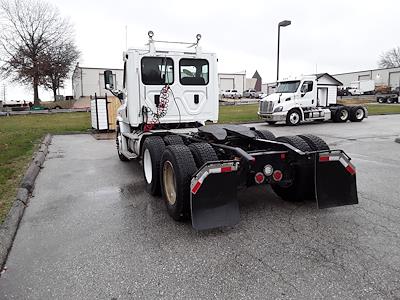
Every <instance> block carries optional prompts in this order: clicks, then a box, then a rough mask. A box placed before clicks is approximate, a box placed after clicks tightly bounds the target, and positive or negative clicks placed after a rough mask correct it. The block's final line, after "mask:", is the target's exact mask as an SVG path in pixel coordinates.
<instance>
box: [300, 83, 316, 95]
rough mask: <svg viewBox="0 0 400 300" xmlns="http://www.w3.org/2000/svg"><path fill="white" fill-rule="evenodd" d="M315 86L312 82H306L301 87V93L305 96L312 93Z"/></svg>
mask: <svg viewBox="0 0 400 300" xmlns="http://www.w3.org/2000/svg"><path fill="white" fill-rule="evenodd" d="M313 84H314V83H313V82H312V81H304V82H303V85H302V86H301V92H302V93H303V94H306V93H308V92H311V91H312V90H313Z"/></svg>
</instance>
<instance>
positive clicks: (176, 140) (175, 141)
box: [164, 134, 184, 146]
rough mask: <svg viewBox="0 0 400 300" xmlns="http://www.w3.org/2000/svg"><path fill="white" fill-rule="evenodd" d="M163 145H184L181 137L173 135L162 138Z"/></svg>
mask: <svg viewBox="0 0 400 300" xmlns="http://www.w3.org/2000/svg"><path fill="white" fill-rule="evenodd" d="M164 143H165V145H167V146H169V145H184V142H183V139H182V137H180V136H179V135H175V134H170V135H166V136H165V137H164Z"/></svg>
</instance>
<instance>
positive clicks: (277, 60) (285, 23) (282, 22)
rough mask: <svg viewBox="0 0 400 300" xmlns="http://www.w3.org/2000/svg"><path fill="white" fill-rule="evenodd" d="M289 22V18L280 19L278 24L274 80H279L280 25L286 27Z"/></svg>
mask: <svg viewBox="0 0 400 300" xmlns="http://www.w3.org/2000/svg"><path fill="white" fill-rule="evenodd" d="M290 24H292V22H291V21H289V20H285V21H281V22H279V24H278V54H277V57H276V81H278V80H279V48H280V42H281V27H286V26H289V25H290Z"/></svg>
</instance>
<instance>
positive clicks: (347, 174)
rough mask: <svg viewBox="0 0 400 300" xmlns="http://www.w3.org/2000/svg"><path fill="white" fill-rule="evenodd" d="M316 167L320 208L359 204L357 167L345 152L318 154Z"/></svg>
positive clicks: (316, 186) (316, 185)
mask: <svg viewBox="0 0 400 300" xmlns="http://www.w3.org/2000/svg"><path fill="white" fill-rule="evenodd" d="M315 169H316V171H315V191H316V199H317V205H318V208H328V207H335V206H343V205H352V204H358V196H357V184H356V169H355V167H354V166H353V165H352V164H351V163H350V159H349V158H348V157H347V156H346V155H345V154H344V153H342V152H331V153H320V154H318V155H316V163H315Z"/></svg>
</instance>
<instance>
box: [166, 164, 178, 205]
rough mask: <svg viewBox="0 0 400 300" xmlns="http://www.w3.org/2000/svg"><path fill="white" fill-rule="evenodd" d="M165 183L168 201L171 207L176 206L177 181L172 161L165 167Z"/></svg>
mask: <svg viewBox="0 0 400 300" xmlns="http://www.w3.org/2000/svg"><path fill="white" fill-rule="evenodd" d="M163 183H164V192H165V196H166V198H167V201H168V203H169V204H170V205H174V204H175V202H176V179H175V171H174V167H173V166H172V164H171V162H170V161H168V160H167V161H166V162H165V163H164V166H163Z"/></svg>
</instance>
